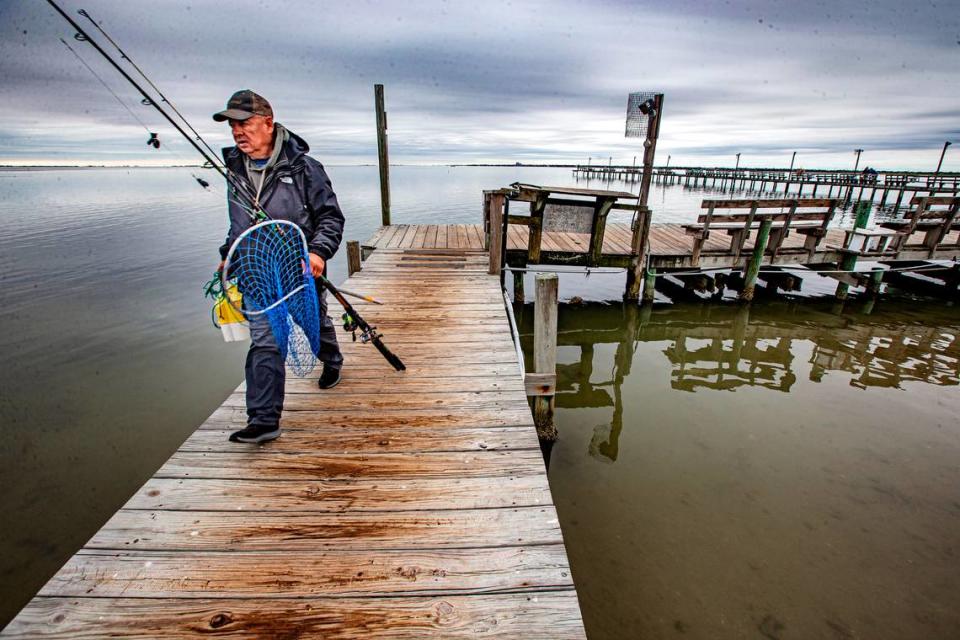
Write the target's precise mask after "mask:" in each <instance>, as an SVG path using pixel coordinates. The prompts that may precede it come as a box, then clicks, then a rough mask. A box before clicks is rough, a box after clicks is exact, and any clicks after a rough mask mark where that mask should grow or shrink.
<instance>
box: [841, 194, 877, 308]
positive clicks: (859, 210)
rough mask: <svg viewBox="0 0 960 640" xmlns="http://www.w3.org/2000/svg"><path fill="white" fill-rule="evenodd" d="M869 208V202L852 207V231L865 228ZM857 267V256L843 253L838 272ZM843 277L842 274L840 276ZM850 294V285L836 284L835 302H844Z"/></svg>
mask: <svg viewBox="0 0 960 640" xmlns="http://www.w3.org/2000/svg"><path fill="white" fill-rule="evenodd" d="M870 208H871V205H870V203H869V202H858V203H857V204H856V205H854V211H855V212H856V216H857V217H856V219H854V221H853V228H854V229H863V228H865V227H866V226H867V222H868V221H869V220H870ZM856 266H857V254H855V253H844V254H843V257H842V258H841V259H840V270H841V271H853V270H854V269H855V268H856ZM840 275H843V274H840ZM849 292H850V285H849V284H847V283H846V282H842V281H841V282H838V283H837V291H836V294H835V295H836V297H837V300H846V298H847V294H848V293H849Z"/></svg>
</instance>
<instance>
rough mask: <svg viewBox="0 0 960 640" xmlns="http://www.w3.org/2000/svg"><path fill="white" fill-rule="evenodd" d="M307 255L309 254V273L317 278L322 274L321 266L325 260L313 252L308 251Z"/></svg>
mask: <svg viewBox="0 0 960 640" xmlns="http://www.w3.org/2000/svg"><path fill="white" fill-rule="evenodd" d="M307 255H308V256H310V273H311V274H313V277H314V278H319V277H320V276H322V275H323V267H324V266H325V265H326V262H324V260H323V258H321V257H320V256H318V255H317V254H315V253H308V254H307Z"/></svg>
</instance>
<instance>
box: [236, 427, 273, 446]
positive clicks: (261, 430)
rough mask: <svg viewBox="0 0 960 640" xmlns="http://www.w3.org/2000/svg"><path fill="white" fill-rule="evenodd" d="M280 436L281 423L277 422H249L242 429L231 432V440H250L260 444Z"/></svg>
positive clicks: (252, 442) (249, 441)
mask: <svg viewBox="0 0 960 640" xmlns="http://www.w3.org/2000/svg"><path fill="white" fill-rule="evenodd" d="M279 437H280V425H276V424H248V425H247V426H246V428H244V429H241V430H240V431H234V432H233V433H231V434H230V442H248V443H251V444H259V443H261V442H270V441H271V440H276V439H277V438H279Z"/></svg>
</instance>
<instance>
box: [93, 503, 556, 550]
mask: <svg viewBox="0 0 960 640" xmlns="http://www.w3.org/2000/svg"><path fill="white" fill-rule="evenodd" d="M222 506H223V507H224V508H230V507H231V506H233V505H231V504H229V503H223V505H222ZM562 542H563V538H562V537H561V536H560V525H559V523H558V521H557V516H556V512H555V511H554V509H553V507H552V506H549V505H546V506H537V507H519V508H511V509H448V510H444V511H398V512H394V511H381V512H376V513H353V512H348V513H327V512H316V511H312V512H307V513H295V512H293V513H291V512H278V511H267V512H260V511H250V510H248V509H244V510H243V511H160V510H151V511H140V510H128V509H122V510H121V511H119V512H117V514H116V515H114V516H113V517H112V518H110V520H109V521H108V522H107V524H105V525H104V526H103V527H102V528H101V529H100V530H99V531H98V532H97V533H96V534H94V536H93V538H91V539H90V541H89V542H87V544H86V547H85V548H86V549H103V550H106V549H123V550H126V551H130V552H135V551H164V550H166V549H177V550H178V551H191V552H192V551H244V552H248V551H287V552H291V553H292V552H308V551H323V550H328V549H336V550H338V551H343V550H348V549H353V550H356V551H368V552H370V551H384V550H396V549H457V548H460V549H462V548H474V547H476V548H480V547H506V546H515V545H542V544H561V543H562Z"/></svg>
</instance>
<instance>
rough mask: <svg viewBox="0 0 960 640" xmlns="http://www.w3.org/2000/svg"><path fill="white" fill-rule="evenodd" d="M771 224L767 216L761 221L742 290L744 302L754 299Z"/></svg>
mask: <svg viewBox="0 0 960 640" xmlns="http://www.w3.org/2000/svg"><path fill="white" fill-rule="evenodd" d="M771 226H773V221H772V220H770V219H769V218H767V219H765V220H763V221H762V222H761V223H760V229H759V230H758V231H757V239H756V241H755V242H754V245H753V256H752V257H751V258H750V264H749V265H748V266H747V272H746V275H745V277H744V283H743V289H741V290H740V300H741V301H743V302H750V301H751V300H753V293H754V290H755V289H756V286H757V275H758V274H759V273H760V264H761V263H762V262H763V252H764V251H766V249H767V241H768V240H769V239H770V227H771Z"/></svg>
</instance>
